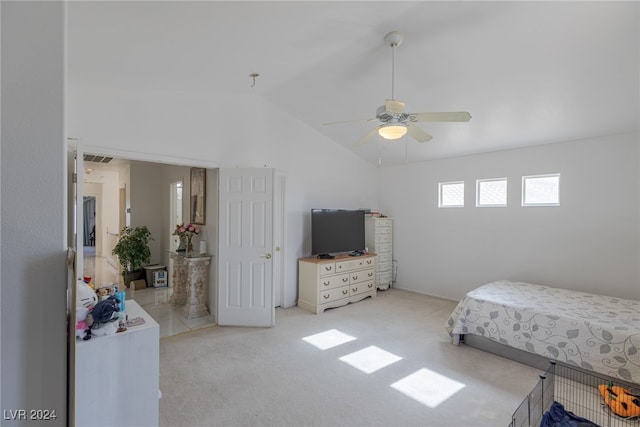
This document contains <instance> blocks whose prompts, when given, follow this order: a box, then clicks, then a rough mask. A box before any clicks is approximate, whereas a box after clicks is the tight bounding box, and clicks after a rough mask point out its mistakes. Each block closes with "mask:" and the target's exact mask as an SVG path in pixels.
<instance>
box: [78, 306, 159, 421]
mask: <svg viewBox="0 0 640 427" xmlns="http://www.w3.org/2000/svg"><path fill="white" fill-rule="evenodd" d="M125 313H127V315H128V316H129V320H131V319H134V318H136V317H142V318H143V319H144V321H145V323H144V324H142V325H137V326H130V327H128V328H127V330H126V331H124V332H120V333H117V334H113V335H105V336H93V337H92V338H91V339H90V340H88V341H82V340H76V360H75V364H76V389H75V425H77V426H105V427H106V426H119V427H125V426H136V427H143V426H157V425H158V415H159V414H158V404H159V402H158V398H159V393H160V390H159V388H158V386H159V378H160V370H159V368H160V332H159V327H158V324H157V323H156V321H155V320H153V318H152V317H151V316H149V314H147V312H146V311H144V310H143V309H142V308H141V307H140V306H139V305H138V304H137V303H136V302H135V301H133V300H126V304H125Z"/></svg>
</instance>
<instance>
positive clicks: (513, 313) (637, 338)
mask: <svg viewBox="0 0 640 427" xmlns="http://www.w3.org/2000/svg"><path fill="white" fill-rule="evenodd" d="M446 328H447V331H448V332H449V334H450V335H451V337H452V342H453V343H454V344H456V345H457V344H458V343H459V342H460V336H462V335H465V334H473V335H479V336H482V337H485V338H489V339H491V340H493V341H496V342H498V343H501V344H504V345H507V346H510V347H513V348H516V349H519V350H524V351H526V352H529V353H533V354H537V355H540V356H543V357H546V358H549V359H552V360H558V361H561V362H565V363H568V364H571V365H575V366H579V367H581V368H583V369H587V370H589V371H593V372H598V373H601V374H604V375H608V376H612V377H615V378H620V379H623V380H625V381H630V382H632V383H635V384H640V301H636V300H625V299H620V298H614V297H608V296H603V295H596V294H590V293H585V292H577V291H569V290H566V289H559V288H552V287H548V286H543V285H536V284H531V283H523V282H512V281H507V280H501V281H497V282H493V283H489V284H486V285H483V286H480V287H479V288H476V289H474V290H473V291H471V292H469V293H468V294H467V295H466V296H465V297H464V298H463V299H462V300H461V301H460V302H459V303H458V305H457V306H456V308H455V309H454V310H453V312H452V314H451V316H450V317H449V319H448V321H447V324H446Z"/></svg>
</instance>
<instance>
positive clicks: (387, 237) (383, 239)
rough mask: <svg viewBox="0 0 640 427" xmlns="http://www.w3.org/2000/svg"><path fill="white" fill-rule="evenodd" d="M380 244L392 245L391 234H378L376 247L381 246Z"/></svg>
mask: <svg viewBox="0 0 640 427" xmlns="http://www.w3.org/2000/svg"><path fill="white" fill-rule="evenodd" d="M380 243H391V233H388V234H376V245H379V244H380ZM376 250H377V249H376Z"/></svg>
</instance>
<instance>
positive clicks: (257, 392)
mask: <svg viewBox="0 0 640 427" xmlns="http://www.w3.org/2000/svg"><path fill="white" fill-rule="evenodd" d="M454 307H455V302H452V301H448V300H443V299H438V298H433V297H429V296H426V295H421V294H416V293H412V292H407V291H402V290H398V289H390V290H387V291H384V292H378V296H377V297H376V298H374V299H371V298H368V299H366V300H363V301H360V302H358V303H355V304H350V305H347V306H344V307H340V308H336V309H332V310H328V311H326V312H324V313H323V314H319V315H315V314H311V313H309V312H306V311H304V310H302V309H300V308H297V307H294V308H290V309H277V310H276V326H275V327H273V328H265V329H262V328H235V327H211V328H206V329H201V330H198V331H194V332H190V333H186V334H183V335H178V336H173V337H167V338H163V339H161V341H160V389H161V391H162V395H163V397H162V399H161V400H160V425H161V426H456V427H458V426H491V427H496V426H498V427H499V426H507V425H508V424H509V422H510V420H511V414H512V412H513V411H514V410H515V408H516V407H517V405H518V404H519V403H520V402H521V401H522V399H523V398H524V397H525V396H526V394H527V393H528V392H529V391H530V390H531V388H532V387H533V386H534V385H535V383H536V381H537V380H538V374H539V373H541V372H540V371H539V370H537V369H534V368H531V367H529V366H526V365H522V364H519V363H516V362H513V361H511V360H507V359H504V358H501V357H498V356H494V355H491V354H489V353H485V352H482V351H480V350H476V349H473V348H470V347H465V346H464V345H463V346H460V347H456V346H454V345H452V344H451V343H450V338H449V335H448V334H447V332H446V330H445V327H444V325H445V322H446V320H447V318H448V316H449V314H450V313H451V311H452V310H453V308H454ZM327 330H338V331H340V332H341V333H343V334H347V335H349V336H351V337H353V338H355V339H353V340H352V341H349V342H347V343H344V344H341V345H337V346H335V347H332V348H328V349H325V350H322V349H320V348H318V347H316V346H314V345H312V344H310V343H309V342H307V341H305V340H303V338H305V337H309V336H313V335H315V334H319V333H322V332H324V331H327ZM370 346H375V347H377V348H378V349H380V350H384V351H385V352H389V353H392V354H393V355H395V356H398V357H400V358H401V359H400V360H398V361H395V362H394V363H392V364H390V365H388V366H386V367H383V368H381V369H378V370H375V371H374V372H371V373H365V372H363V371H361V370H359V369H356V368H354V367H353V366H352V365H351V364H348V363H346V362H344V361H342V360H340V358H341V357H343V356H347V355H352V354H353V353H354V352H357V351H359V350H363V349H366V348H369V347H370ZM378 353H380V351H378ZM416 372H419V373H422V374H425V373H432V374H435V377H434V378H433V379H431V377H430V379H427V380H423V381H422V382H421V383H419V384H418V386H417V387H418V388H420V387H426V391H425V392H424V393H425V396H426V400H424V398H423V399H422V400H423V401H424V402H426V404H425V403H421V402H420V401H418V400H416V399H415V398H412V397H409V396H408V395H407V394H405V393H403V392H401V391H398V390H397V389H396V388H394V387H392V386H391V385H392V384H395V383H396V382H398V381H401V380H403V379H404V378H406V377H407V376H409V375H411V374H414V373H416ZM438 378H441V379H442V378H444V379H445V380H444V381H445V383H444V384H439V385H436V383H435V382H434V381H435V380H436V379H438ZM449 383H451V384H453V385H456V386H457V387H456V388H455V389H453V390H454V391H455V390H456V389H458V390H457V391H455V393H453V394H452V395H451V396H449V397H448V398H446V396H445V397H442V399H436V400H435V401H434V400H433V399H431V397H436V396H439V395H440V394H441V393H445V394H446V392H447V391H448V390H449V386H450V385H451V384H449ZM414 388H415V386H414ZM440 400H443V401H442V402H441V403H440V402H439V401H440Z"/></svg>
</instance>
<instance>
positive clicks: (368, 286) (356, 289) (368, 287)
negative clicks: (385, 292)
mask: <svg viewBox="0 0 640 427" xmlns="http://www.w3.org/2000/svg"><path fill="white" fill-rule="evenodd" d="M375 288H376V285H375V283H374V282H373V280H369V281H367V282H363V283H356V284H355V285H350V286H349V295H351V296H353V295H358V294H361V293H363V292H368V291H372V290H374V289H375Z"/></svg>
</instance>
